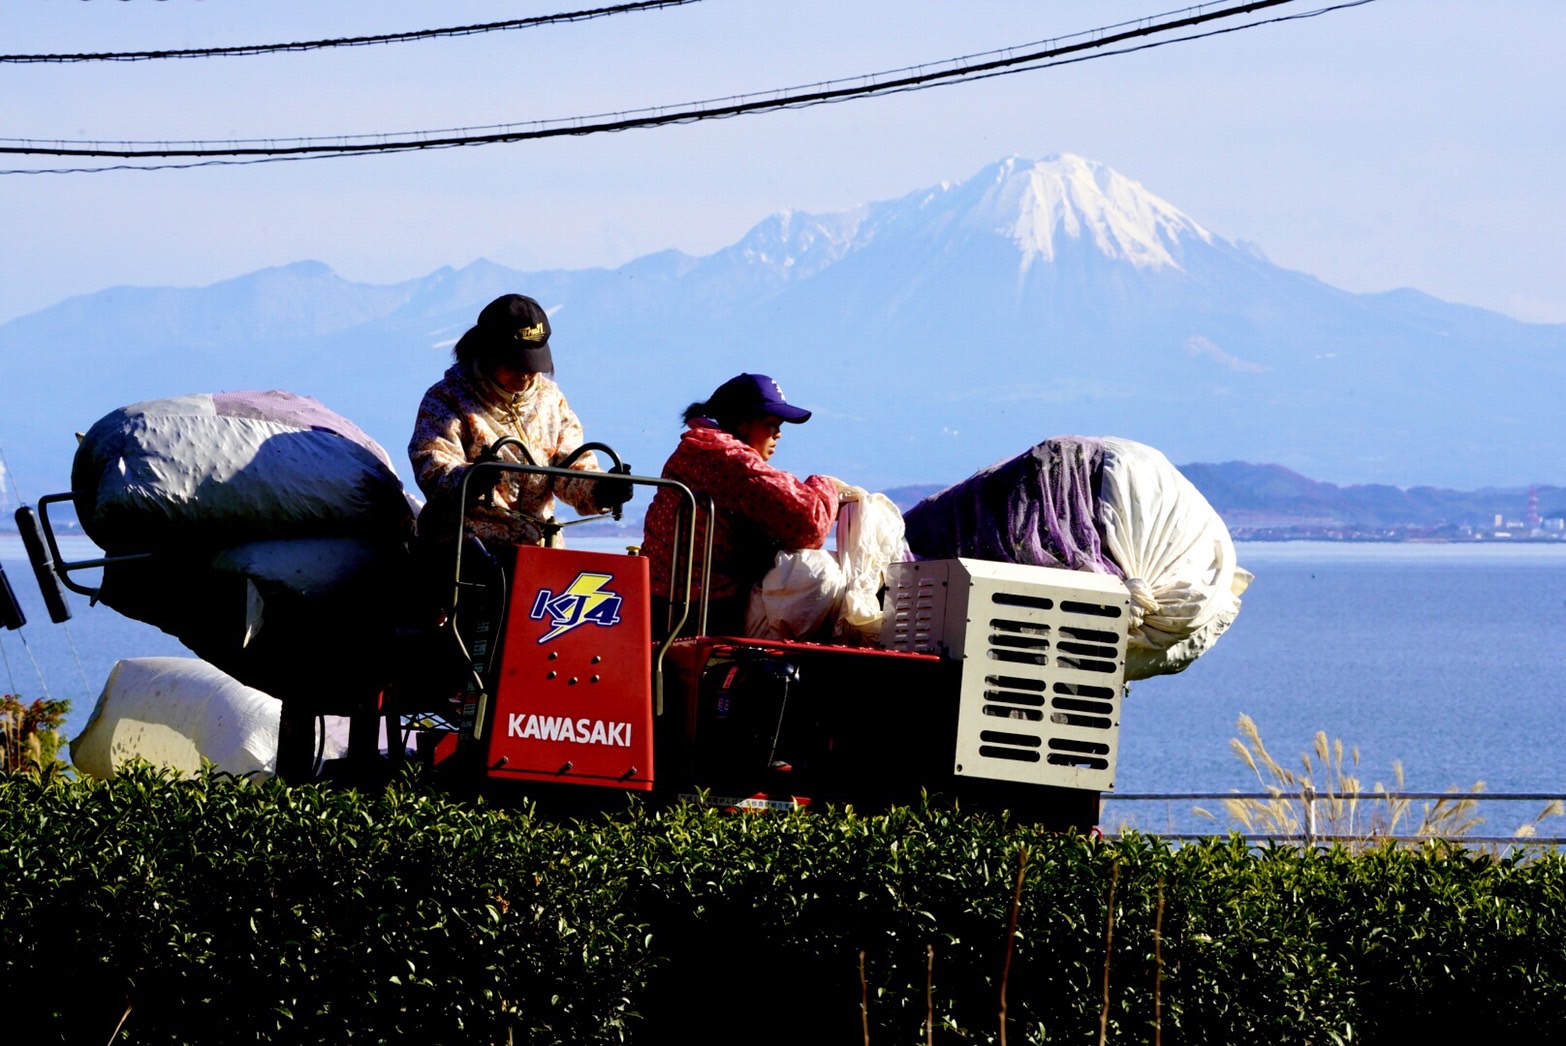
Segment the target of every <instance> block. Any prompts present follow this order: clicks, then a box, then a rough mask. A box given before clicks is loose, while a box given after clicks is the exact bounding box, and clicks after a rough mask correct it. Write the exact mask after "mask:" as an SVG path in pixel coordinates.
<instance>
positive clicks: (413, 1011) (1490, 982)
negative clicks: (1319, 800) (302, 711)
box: [0, 769, 1566, 1046]
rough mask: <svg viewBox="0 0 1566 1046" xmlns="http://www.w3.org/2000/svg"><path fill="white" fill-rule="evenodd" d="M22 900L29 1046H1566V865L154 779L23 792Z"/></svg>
mask: <svg viewBox="0 0 1566 1046" xmlns="http://www.w3.org/2000/svg"><path fill="white" fill-rule="evenodd" d="M1019 872H1020V890H1019V885H1018V884H1019ZM0 876H3V888H0V989H3V991H4V996H3V997H4V998H5V999H6V1000H7V1002H8V1003H9V1006H8V1011H9V1012H8V1015H7V1018H6V1027H7V1028H8V1030H9V1031H10V1032H11V1033H13V1034H14V1033H17V1032H22V1033H25V1034H23V1035H22V1036H21V1037H19V1038H11V1037H10V1035H7V1036H6V1039H7V1041H16V1042H29V1043H32V1042H73V1043H74V1042H90V1043H106V1042H110V1041H111V1040H112V1041H121V1042H127V1043H138V1044H140V1043H148V1044H151V1043H157V1044H198V1043H215V1044H223V1046H230V1044H238V1043H306V1042H309V1043H357V1042H365V1043H383V1042H384V1043H414V1042H418V1043H443V1044H444V1043H511V1042H523V1043H594V1042H657V1043H664V1042H681V1043H702V1042H782V1041H789V1042H804V1043H809V1044H812V1046H815V1044H824V1043H836V1042H843V1043H863V1042H865V1041H866V1035H867V1034H868V1038H869V1041H870V1042H872V1043H889V1044H890V1043H923V1042H925V1041H926V1037H927V1031H926V1022H927V1020H930V1019H932V1018H933V1023H934V1027H933V1029H932V1030H931V1032H930V1034H932V1035H933V1039H934V1041H936V1042H943V1043H969V1042H996V1041H1000V1033H1001V1019H1002V1018H1001V1012H1000V1011H1001V1002H1002V989H1003V988H1004V1001H1005V1033H1006V1041H1008V1042H1010V1043H1022V1042H1039V1043H1044V1042H1048V1043H1096V1042H1098V1041H1100V1040H1099V1036H1100V1031H1101V1027H1102V1031H1103V1033H1104V1035H1105V1037H1106V1039H1107V1041H1110V1042H1120V1043H1133V1042H1134V1043H1152V1042H1154V1041H1155V1026H1156V1034H1157V1036H1158V1039H1159V1041H1161V1042H1163V1043H1246V1042H1258V1043H1260V1042H1267V1043H1305V1042H1312V1043H1329V1042H1338V1041H1343V1042H1350V1041H1363V1042H1367V1043H1377V1042H1401V1041H1404V1040H1405V1039H1408V1038H1410V1037H1411V1036H1417V1035H1426V1036H1434V1039H1435V1041H1448V1034H1449V1033H1450V1032H1451V1031H1452V1030H1453V1029H1454V1028H1464V1027H1470V1026H1472V1022H1473V1021H1474V1019H1475V1016H1476V1015H1483V1018H1484V1020H1485V1022H1486V1032H1487V1035H1486V1038H1493V1037H1498V1036H1502V1035H1521V1036H1525V1037H1526V1039H1527V1041H1545V1040H1547V1039H1549V1038H1551V1037H1559V1036H1560V1035H1562V1034H1563V1033H1566V867H1563V864H1562V860H1561V858H1560V857H1558V856H1556V855H1554V854H1531V855H1507V856H1496V855H1492V854H1486V853H1482V852H1478V851H1474V850H1467V849H1462V848H1459V847H1456V846H1443V845H1437V844H1431V845H1427V846H1425V847H1423V848H1419V849H1395V848H1390V847H1382V848H1376V849H1371V850H1368V851H1366V852H1363V853H1350V852H1347V851H1345V850H1342V849H1334V850H1319V851H1318V850H1310V849H1296V848H1274V849H1261V850H1256V849H1252V848H1249V847H1247V846H1246V844H1245V843H1244V842H1243V841H1241V840H1239V839H1228V840H1221V841H1212V842H1208V843H1202V844H1196V845H1184V846H1179V847H1172V846H1169V845H1166V844H1164V843H1161V842H1159V841H1158V840H1156V839H1153V838H1149V837H1138V836H1131V837H1126V838H1122V839H1118V840H1115V841H1112V842H1105V841H1102V840H1095V839H1092V838H1084V837H1077V836H1051V835H1047V834H1044V833H1042V832H1038V831H1035V830H1033V829H1030V828H1028V827H1026V826H1020V825H1016V824H1011V823H1009V822H1008V821H1006V820H1005V819H1003V818H995V817H986V816H980V815H975V814H970V813H961V812H956V811H953V810H951V809H949V808H944V807H942V806H939V805H936V804H931V805H929V806H927V807H925V808H922V809H908V810H896V811H893V812H892V813H890V814H886V815H878V816H862V815H857V814H854V813H852V812H844V811H830V812H825V813H816V814H804V815H771V814H767V815H735V814H725V813H723V812H721V811H714V810H705V809H700V808H694V807H684V806H679V807H672V808H669V809H664V810H654V809H651V808H646V807H643V806H641V805H638V804H635V803H630V804H628V805H627V806H626V807H625V808H624V809H623V810H618V811H616V812H615V813H612V814H608V815H602V816H597V817H592V818H584V819H581V820H575V821H555V820H551V819H547V818H544V817H542V816H540V815H539V814H538V813H537V812H536V811H535V810H532V809H529V808H521V809H499V808H495V807H492V806H487V805H483V804H480V803H469V802H458V801H457V800H455V799H453V798H450V797H447V796H445V795H443V794H441V793H439V792H436V791H434V790H432V789H430V788H428V787H426V786H424V785H422V784H420V783H419V782H417V781H410V782H406V783H402V784H399V785H396V786H394V787H392V788H389V789H387V790H385V791H384V792H381V791H376V792H367V793H361V792H356V791H352V790H347V789H340V788H330V787H300V788H284V787H282V786H281V785H277V784H272V783H265V784H254V783H247V782H243V781H236V780H234V779H232V778H229V777H226V776H222V775H212V776H204V777H199V778H195V779H185V780H179V779H174V778H171V777H169V776H166V775H163V774H160V773H157V772H154V771H151V770H147V769H137V770H134V771H132V772H130V773H127V774H124V775H122V776H121V777H119V778H117V779H116V780H114V781H112V782H108V783H100V782H90V781H81V780H75V779H71V778H68V777H66V776H63V775H59V774H45V775H44V776H43V777H42V779H40V778H38V777H35V776H25V775H5V776H0ZM1111 914H1112V916H1113V917H1112V918H1111ZM1013 921H1014V923H1015V927H1014V929H1013V928H1012V926H1013ZM1106 959H1107V962H1106ZM861 978H862V979H861ZM1106 985H1107V989H1106ZM1106 997H1107V1000H1108V1003H1107V1008H1106V1002H1105V1000H1106ZM861 1007H863V1009H862V1008H861ZM1101 1021H1102V1022H1103V1024H1102V1026H1101V1023H1100V1022H1101ZM116 1028H118V1029H119V1030H118V1033H117V1034H116V1032H115V1029H116Z"/></svg>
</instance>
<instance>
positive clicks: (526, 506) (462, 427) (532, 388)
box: [408, 364, 601, 545]
mask: <svg viewBox="0 0 1566 1046" xmlns="http://www.w3.org/2000/svg"><path fill="white" fill-rule="evenodd" d="M502 436H517V437H520V438H521V440H522V442H523V443H524V444H526V446H527V448H528V451H529V453H530V454H531V455H532V457H533V461H534V463H535V464H538V465H558V464H560V463H561V462H562V461H563V460H564V459H565V458H566V457H567V456H568V455H569V454H570V453H571V452H572V451H573V450H575V449H576V448H577V447H579V446H581V445H582V442H583V440H582V423H581V422H579V421H577V419H576V415H575V414H574V413H572V411H571V407H570V405H569V404H567V403H566V399H565V395H564V394H563V393H561V391H560V386H558V385H556V384H555V383H554V381H553V380H551V379H550V378H548V377H547V376H545V375H543V374H535V375H534V376H533V381H532V383H531V384H530V385H529V387H528V388H527V390H526V391H524V392H520V393H511V392H507V391H506V390H504V389H502V388H501V387H500V386H498V385H496V384H495V383H494V382H492V381H490V380H489V379H487V378H485V377H484V376H483V375H481V374H478V373H476V372H474V371H472V370H469V369H467V368H464V367H462V366H461V365H459V364H452V366H451V367H450V368H449V369H448V370H447V371H446V374H445V376H444V377H442V378H441V380H440V381H438V382H436V383H435V384H434V385H432V386H430V389H429V391H428V392H426V393H425V394H424V400H423V402H421V403H420V404H419V416H418V420H417V421H415V422H414V426H413V438H412V439H410V440H409V441H408V457H409V458H410V459H411V460H412V462H413V472H414V477H415V479H417V481H418V484H419V489H420V490H422V491H423V492H424V496H425V498H426V499H427V501H426V504H425V506H424V509H423V511H421V512H420V513H419V524H418V525H419V533H420V534H421V535H422V536H423V537H426V538H434V539H435V540H437V541H446V540H450V539H448V538H447V537H446V535H448V534H454V532H455V530H456V526H457V498H458V496H459V494H460V491H461V489H462V477H463V476H464V475H465V474H466V473H467V470H468V466H469V465H471V464H472V463H473V462H475V461H477V460H478V457H479V455H480V454H482V453H483V452H484V449H485V448H486V447H488V446H490V445H491V444H493V443H494V442H495V441H496V440H498V439H500V438H501V437H502ZM500 456H501V457H502V458H503V459H504V460H506V461H512V462H520V461H521V460H522V459H521V456H520V455H519V454H518V453H517V451H516V449H515V448H512V447H508V448H506V449H505V450H503V451H501V455H500ZM572 467H573V468H577V469H584V470H591V471H594V472H597V471H601V469H600V468H599V466H598V460H597V459H596V458H595V457H594V456H593V454H592V452H588V453H587V454H585V455H583V456H582V458H581V459H579V460H578V461H577V462H576V463H575V464H574V465H573V466H572ZM594 486H595V484H593V483H584V482H579V481H576V480H557V479H553V478H551V477H549V476H522V475H516V474H510V475H505V476H501V477H500V478H499V479H498V481H497V482H496V483H495V484H494V485H493V486H492V487H491V488H490V491H491V492H492V504H485V501H486V499H485V497H484V494H485V493H486V492H485V491H483V490H480V489H478V488H477V487H474V486H470V488H469V491H468V494H469V497H471V498H473V499H474V502H475V503H474V504H473V505H471V506H470V507H469V509H468V525H467V530H468V532H469V533H471V534H474V535H475V536H477V537H478V538H479V539H480V540H482V541H484V542H485V543H486V544H503V543H510V544H523V545H537V544H543V543H544V542H545V539H546V537H547V536H548V535H547V532H546V529H545V528H543V527H541V526H540V525H539V522H538V521H548V520H550V519H553V517H554V510H555V497H556V496H558V497H559V498H560V499H561V500H562V501H564V502H566V503H567V504H568V505H570V506H571V507H572V508H575V509H576V510H577V511H578V512H581V513H583V514H584V515H590V514H594V513H597V512H599V511H601V510H600V509H599V508H598V505H597V503H596V501H595V500H594V490H593V488H594ZM549 543H550V544H556V545H558V544H560V541H559V535H558V533H556V534H555V535H554V537H553V540H551V541H550V542H549Z"/></svg>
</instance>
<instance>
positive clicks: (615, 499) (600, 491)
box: [593, 465, 634, 518]
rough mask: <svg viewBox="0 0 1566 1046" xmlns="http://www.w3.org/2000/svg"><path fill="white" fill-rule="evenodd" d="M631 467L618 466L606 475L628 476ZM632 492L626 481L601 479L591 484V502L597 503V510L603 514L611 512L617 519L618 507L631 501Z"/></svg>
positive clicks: (629, 482)
mask: <svg viewBox="0 0 1566 1046" xmlns="http://www.w3.org/2000/svg"><path fill="white" fill-rule="evenodd" d="M630 472H631V466H629V465H619V466H616V467H615V468H612V469H610V470H609V472H608V473H607V474H608V475H611V476H614V475H630ZM633 493H634V490H633V488H632V486H631V481H630V480H628V479H601V480H599V481H598V482H597V483H595V484H593V500H594V501H596V502H597V503H598V508H599V509H600V510H601V511H603V512H610V511H613V512H614V513H615V516H616V518H619V512H620V506H622V505H624V504H625V503H626V502H627V501H630V500H631V495H632V494H633Z"/></svg>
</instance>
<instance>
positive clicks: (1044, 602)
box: [990, 592, 1065, 610]
mask: <svg viewBox="0 0 1566 1046" xmlns="http://www.w3.org/2000/svg"><path fill="white" fill-rule="evenodd" d="M990 602H992V603H995V604H997V605H998V606H1003V607H1028V608H1029V609H1031V610H1054V609H1055V601H1054V600H1053V599H1050V598H1049V597H1047V596H1026V595H1023V594H1022V593H1020V592H996V593H994V594H992V595H991V596H990ZM1061 609H1065V604H1064V603H1063V604H1061Z"/></svg>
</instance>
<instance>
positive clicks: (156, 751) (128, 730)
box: [71, 657, 346, 779]
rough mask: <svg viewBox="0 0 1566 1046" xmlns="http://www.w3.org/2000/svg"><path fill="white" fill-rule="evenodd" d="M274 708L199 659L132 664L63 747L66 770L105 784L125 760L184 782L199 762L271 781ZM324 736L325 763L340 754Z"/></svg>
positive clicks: (273, 702)
mask: <svg viewBox="0 0 1566 1046" xmlns="http://www.w3.org/2000/svg"><path fill="white" fill-rule="evenodd" d="M281 710H282V702H280V701H278V700H277V699H276V698H274V697H271V696H270V695H268V694H264V693H262V692H261V691H259V690H255V689H253V688H251V687H248V686H245V685H244V684H243V683H240V682H239V681H238V680H236V679H234V678H233V677H231V676H229V675H226V674H224V673H223V672H222V671H220V670H219V669H217V668H215V667H213V666H212V665H210V664H208V663H207V662H205V661H202V660H200V659H199V658H191V657H137V658H127V659H125V660H122V661H118V662H116V663H115V665H114V667H113V668H112V669H110V671H109V678H108V681H107V682H105V683H104V686H103V692H102V693H101V694H100V695H99V697H98V703H97V705H96V706H95V707H94V708H93V710H92V715H91V716H90V717H89V718H88V720H87V725H86V726H84V727H83V728H82V731H81V733H80V734H78V735H77V736H76V737H75V738H74V739H73V740H72V741H71V762H72V763H73V764H75V766H76V769H77V770H79V771H80V772H81V773H83V774H86V775H87V776H89V777H96V778H100V779H108V778H111V777H113V776H114V775H115V773H116V772H117V771H118V770H119V768H120V767H121V766H123V765H124V764H125V763H127V762H129V761H130V760H132V759H136V758H140V759H145V760H147V761H148V762H150V763H153V764H154V765H158V766H168V767H173V768H174V769H176V770H178V771H180V772H181V773H185V774H193V773H196V772H197V771H199V770H200V769H201V763H202V760H203V759H205V760H207V761H208V762H211V763H212V764H214V765H215V766H216V767H217V768H218V769H220V770H227V771H229V772H231V773H236V774H248V773H252V772H255V773H258V774H260V775H262V776H270V775H271V774H272V771H273V768H274V765H275V762H276V758H277V725H278V719H279V715H280V713H281ZM344 740H345V739H344V738H343V737H342V735H341V730H340V728H339V729H337V730H334V729H332V728H331V727H330V726H329V727H328V730H327V737H326V750H325V753H324V754H325V757H326V758H336V757H338V756H341V755H342V754H343V751H344V749H345V747H346V745H345V744H344Z"/></svg>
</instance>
